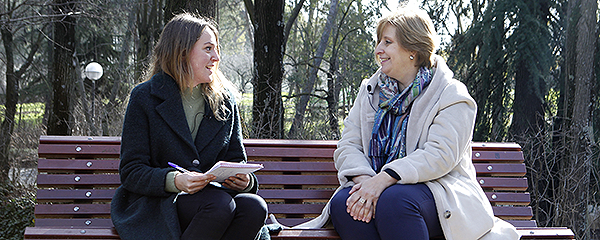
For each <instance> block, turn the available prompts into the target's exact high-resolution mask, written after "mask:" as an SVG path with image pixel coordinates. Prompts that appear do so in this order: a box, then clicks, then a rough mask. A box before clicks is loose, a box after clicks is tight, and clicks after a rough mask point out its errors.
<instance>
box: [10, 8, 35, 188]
mask: <svg viewBox="0 0 600 240" xmlns="http://www.w3.org/2000/svg"><path fill="white" fill-rule="evenodd" d="M14 6H16V5H15V4H10V3H7V4H6V5H4V6H3V7H14ZM2 10H3V11H2V12H4V10H9V11H10V12H18V11H15V10H16V9H2ZM7 20H8V19H7ZM6 22H7V23H6V24H2V25H1V26H0V35H2V43H3V47H4V56H5V58H6V59H5V63H6V73H5V77H6V92H5V96H6V99H5V105H4V107H5V112H4V119H3V120H2V122H1V124H0V169H1V170H0V171H1V172H0V184H3V183H4V182H6V181H7V180H8V171H9V170H10V163H9V161H10V145H11V140H12V134H13V131H14V126H15V114H16V111H17V103H18V102H19V79H21V78H23V75H24V74H25V71H27V69H29V67H30V66H31V64H32V63H33V60H34V56H35V54H36V53H37V51H38V49H39V47H40V44H41V40H42V35H41V34H37V36H38V37H37V40H36V39H34V42H31V43H29V46H28V47H29V53H28V54H27V55H26V57H25V58H24V59H21V58H18V57H17V56H18V55H19V54H17V56H15V51H16V50H17V49H21V48H17V47H16V46H15V41H14V32H15V31H24V29H23V28H24V26H25V25H23V24H18V25H17V24H15V26H13V25H11V24H10V23H8V22H10V21H6ZM23 44H24V45H25V43H23ZM15 60H16V61H15ZM15 62H20V63H22V64H21V65H20V68H19V69H15V65H16V64H15Z"/></svg>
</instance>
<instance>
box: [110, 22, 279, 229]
mask: <svg viewBox="0 0 600 240" xmlns="http://www.w3.org/2000/svg"><path fill="white" fill-rule="evenodd" d="M219 60H220V56H219V42H218V32H217V30H216V28H215V27H214V26H213V25H212V24H211V23H210V22H209V21H206V20H205V19H203V18H201V17H196V16H193V15H191V14H180V15H177V16H175V17H174V18H173V19H172V20H171V21H170V22H169V23H167V25H166V26H165V28H164V30H163V32H162V34H161V37H160V39H159V41H158V43H157V45H156V47H155V48H154V52H153V59H152V63H151V65H150V69H149V71H148V73H149V75H150V76H151V78H150V79H149V80H147V81H145V82H143V83H142V84H140V85H138V86H137V87H136V88H134V89H133V91H132V92H131V96H130V100H129V105H128V107H127V113H126V115H125V121H124V124H123V136H122V143H121V162H120V166H119V173H120V176H121V183H122V185H121V186H120V187H119V188H118V189H117V191H116V193H115V196H114V197H113V200H112V205H111V218H112V220H113V223H114V225H115V228H116V229H117V232H118V233H119V235H120V236H121V238H122V239H125V240H127V239H254V238H255V237H256V236H257V234H258V232H259V230H260V228H261V227H262V226H263V224H264V221H265V219H266V216H267V209H266V208H267V207H266V203H265V201H264V200H263V199H262V198H261V197H259V196H258V195H256V194H255V193H256V191H257V189H258V182H257V181H256V177H255V176H254V175H253V174H238V175H236V176H231V177H229V178H228V179H227V180H225V182H223V183H215V182H211V181H212V180H214V178H215V176H213V175H211V174H203V173H202V172H205V171H207V170H208V169H210V168H211V167H212V166H213V165H214V164H215V163H216V162H218V161H230V162H245V161H246V153H245V151H244V147H243V144H242V136H241V127H240V117H239V112H238V108H237V105H236V104H235V101H234V97H233V96H232V93H231V92H230V91H231V90H232V88H231V87H230V86H231V84H230V82H228V81H227V80H226V79H225V77H224V76H223V74H222V73H221V72H220V71H219V69H218V63H219ZM168 162H173V163H175V164H177V165H179V166H181V167H183V168H186V169H188V170H189V171H190V172H186V173H180V172H178V171H176V170H175V169H173V168H171V167H170V166H169V165H168V164H167V163H168Z"/></svg>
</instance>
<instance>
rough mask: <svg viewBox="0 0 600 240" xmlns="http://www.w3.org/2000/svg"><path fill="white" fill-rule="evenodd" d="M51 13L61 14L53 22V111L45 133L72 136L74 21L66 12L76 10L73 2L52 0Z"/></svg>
mask: <svg viewBox="0 0 600 240" xmlns="http://www.w3.org/2000/svg"><path fill="white" fill-rule="evenodd" d="M54 4H55V5H54V6H53V9H54V13H55V14H58V15H60V16H59V17H57V18H58V20H57V21H56V22H55V23H54V49H53V50H54V62H53V63H52V69H53V77H52V91H53V93H54V94H53V95H54V96H53V100H52V114H51V115H50V119H49V122H48V135H71V129H70V117H71V112H70V105H71V102H70V90H71V87H72V80H73V79H72V77H73V76H74V71H75V66H73V63H74V61H73V55H74V54H73V53H74V51H75V22H76V19H75V17H74V16H73V15H71V14H69V13H73V12H75V2H71V1H69V0H55V2H54Z"/></svg>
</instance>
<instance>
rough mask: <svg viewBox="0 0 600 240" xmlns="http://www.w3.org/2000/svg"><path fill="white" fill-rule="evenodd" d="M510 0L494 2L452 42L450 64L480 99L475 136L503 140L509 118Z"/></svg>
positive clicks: (480, 139)
mask: <svg viewBox="0 0 600 240" xmlns="http://www.w3.org/2000/svg"><path fill="white" fill-rule="evenodd" d="M508 5H509V4H507V3H506V2H497V1H496V2H494V1H492V2H490V4H489V6H488V7H487V8H486V9H485V11H484V13H483V14H482V16H481V20H478V21H474V23H473V25H472V27H470V28H469V29H468V30H466V31H465V32H464V33H463V34H460V33H457V34H456V35H455V36H454V37H453V39H452V43H451V47H450V56H449V61H448V63H449V65H450V67H451V68H452V69H454V71H455V72H456V73H457V76H458V77H459V79H460V80H461V81H463V82H464V83H465V84H466V85H467V87H468V88H469V90H470V93H471V95H472V96H473V98H474V99H475V101H476V102H477V118H476V123H475V131H474V133H473V139H474V140H477V141H490V140H492V141H502V140H503V139H504V137H505V135H506V131H507V123H508V119H509V114H508V109H507V108H506V107H505V106H507V105H508V101H509V100H510V99H509V98H508V96H509V91H510V90H509V88H508V86H510V83H511V82H510V80H511V78H507V76H508V75H507V73H508V68H509V63H510V62H509V61H510V59H508V57H509V56H508V55H507V52H506V42H507V40H506V39H505V35H506V33H507V31H508V29H507V28H506V26H505V22H506V21H505V20H506V19H505V18H506V15H505V13H506V8H507V7H510V6H508Z"/></svg>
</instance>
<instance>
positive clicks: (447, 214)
mask: <svg viewBox="0 0 600 240" xmlns="http://www.w3.org/2000/svg"><path fill="white" fill-rule="evenodd" d="M450 216H452V213H451V212H450V210H446V211H445V212H444V217H445V218H446V219H448V218H450Z"/></svg>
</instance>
